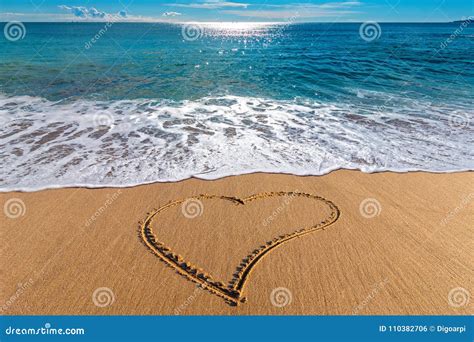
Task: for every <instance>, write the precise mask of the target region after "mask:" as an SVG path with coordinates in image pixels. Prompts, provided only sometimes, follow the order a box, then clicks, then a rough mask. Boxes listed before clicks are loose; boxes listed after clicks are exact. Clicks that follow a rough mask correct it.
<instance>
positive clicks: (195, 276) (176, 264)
mask: <svg viewBox="0 0 474 342" xmlns="http://www.w3.org/2000/svg"><path fill="white" fill-rule="evenodd" d="M282 196H294V197H307V198H311V199H314V200H316V201H319V202H322V203H323V204H325V205H327V206H328V207H329V209H330V210H331V213H330V214H329V216H327V217H326V218H324V219H323V220H322V221H320V222H319V223H316V224H315V225H312V226H309V227H304V228H301V229H298V230H295V231H293V232H291V233H288V234H284V235H280V236H279V237H277V238H274V239H272V240H271V241H268V242H266V243H265V244H263V245H261V246H259V247H258V248H256V249H255V250H254V251H253V252H252V253H251V254H249V255H248V256H247V257H245V258H244V259H243V261H242V263H241V264H240V265H239V266H238V267H237V272H236V273H235V274H234V277H233V278H232V280H231V281H230V282H229V285H227V286H226V285H225V284H224V283H223V282H221V281H215V280H214V279H212V276H211V275H209V274H207V273H205V272H204V271H202V270H201V269H200V268H199V267H197V266H194V265H192V264H190V263H189V262H188V261H186V260H184V259H183V258H182V257H181V256H180V255H178V254H175V253H174V252H173V251H171V249H170V248H168V247H167V246H166V245H165V244H164V243H163V242H161V241H159V240H158V239H157V237H156V235H155V233H154V231H153V229H152V227H151V222H152V220H153V218H155V216H156V215H158V214H159V213H161V212H163V211H165V210H166V209H169V208H171V207H174V206H177V205H180V204H183V203H184V202H185V201H187V200H190V199H194V200H201V199H220V200H226V201H230V202H232V203H234V204H235V205H246V204H247V203H249V202H252V201H255V200H260V199H264V198H268V197H282ZM340 215H341V212H340V210H339V208H338V207H337V206H336V205H335V204H334V203H333V202H332V201H330V200H328V199H326V198H324V197H320V196H317V195H311V194H307V193H302V192H292V191H290V192H285V191H280V192H263V193H258V194H254V195H250V196H248V197H245V198H242V199H241V198H237V197H230V196H221V195H208V194H201V195H198V196H193V197H188V198H185V199H181V200H174V201H171V202H169V203H167V204H165V205H163V206H161V207H159V208H158V209H154V210H153V211H151V212H149V213H147V216H146V218H145V220H144V221H143V222H140V224H139V237H140V238H141V240H142V242H143V243H144V244H145V246H146V247H148V249H149V250H150V251H151V252H152V253H153V254H154V255H155V256H157V257H158V258H159V259H160V260H162V261H164V262H165V263H166V264H167V265H168V266H170V267H172V268H173V269H174V270H175V271H177V272H178V273H179V274H180V275H182V276H184V277H185V278H187V279H188V280H191V281H193V282H195V283H197V284H198V285H200V286H201V287H202V288H203V289H206V290H208V291H209V292H211V293H213V294H215V295H217V296H219V297H221V298H223V299H224V300H225V301H226V302H227V303H229V304H231V305H234V306H237V305H239V304H240V303H245V302H246V297H244V296H243V292H244V288H245V285H246V282H247V280H248V279H249V277H250V274H251V272H252V271H253V269H254V268H255V266H256V265H257V264H258V262H259V261H261V260H262V259H263V258H264V257H265V256H266V255H268V254H269V252H271V251H272V250H273V249H275V248H278V247H280V246H282V245H283V244H285V243H287V242H289V241H292V240H293V239H295V238H299V237H301V236H304V235H307V234H310V233H313V232H316V231H319V230H324V229H326V228H327V227H329V226H330V225H332V224H333V223H334V222H336V221H337V220H338V219H339V217H340Z"/></svg>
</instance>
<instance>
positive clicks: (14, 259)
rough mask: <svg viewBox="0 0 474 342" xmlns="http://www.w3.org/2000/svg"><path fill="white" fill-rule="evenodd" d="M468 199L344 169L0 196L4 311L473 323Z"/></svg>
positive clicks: (446, 182) (415, 177)
mask: <svg viewBox="0 0 474 342" xmlns="http://www.w3.org/2000/svg"><path fill="white" fill-rule="evenodd" d="M473 189H474V173H472V172H460V173H451V174H432V173H423V172H414V173H404V174H397V173H389V172H386V173H385V172H384V173H376V174H365V173H361V172H359V171H348V170H341V171H335V172H332V173H330V174H328V175H324V176H308V177H298V176H292V175H283V174H250V175H241V176H234V177H227V178H222V179H219V180H214V181H205V180H199V179H189V180H185V181H181V182H176V183H155V184H150V185H142V186H137V187H131V188H122V189H118V188H103V189H84V188H69V189H53V190H45V191H38V192H31V193H21V192H10V193H2V194H0V199H1V201H0V202H1V203H2V206H3V209H4V210H3V213H2V215H0V227H1V228H0V229H1V231H0V233H1V241H2V243H1V251H0V253H1V260H2V262H1V277H0V305H1V311H2V314H6V315H15V314H22V315H38V314H45V315H46V314H47V315H59V314H68V315H75V314H79V315H86V314H87V315H125V314H131V315H142V314H143V315H149V314H154V315H174V314H180V315H197V314H205V315H207V314H211V315H220V314H223V315H247V314H264V315H265V314H276V315H280V314H285V315H288V314H297V315H310V314H311V315H352V314H357V315H374V314H375V315H427V314H436V315H445V314H446V315H465V314H472V313H473V305H472V302H473V300H472V298H470V293H474V292H473V291H474V286H473V285H474V284H473V282H474V271H473V267H472V260H474V252H473V248H472V246H473V244H472V242H473V236H474V235H473V233H474V229H473V228H474V227H473V225H472V222H474V210H473V200H474V194H473V191H474V190H473ZM469 299H471V300H470V301H469Z"/></svg>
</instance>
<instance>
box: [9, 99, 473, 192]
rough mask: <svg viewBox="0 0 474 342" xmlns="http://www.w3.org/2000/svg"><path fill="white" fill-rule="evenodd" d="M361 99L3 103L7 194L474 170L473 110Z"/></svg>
mask: <svg viewBox="0 0 474 342" xmlns="http://www.w3.org/2000/svg"><path fill="white" fill-rule="evenodd" d="M356 98H359V99H361V102H360V103H358V104H344V103H319V102H317V101H313V100H308V99H293V100H285V101H284V100H275V99H264V98H252V97H241V96H232V95H225V96H213V97H212V96H209V97H204V98H200V99H196V100H187V101H171V100H165V101H154V100H149V99H142V100H120V101H91V100H76V101H59V102H52V101H48V100H46V99H44V98H39V97H29V96H6V95H1V94H0V162H1V163H2V165H3V166H2V170H1V173H0V183H1V186H0V191H12V190H19V191H35V190H40V189H46V188H58V187H79V186H80V187H109V186H110V187H112V186H113V187H126V186H133V185H138V184H145V183H151V182H165V181H178V180H182V179H186V178H189V177H198V178H204V179H215V178H220V177H224V176H229V175H237V174H244V173H252V172H272V173H291V174H297V175H322V174H325V173H328V172H330V171H332V170H335V169H341V168H343V169H358V170H361V171H363V172H377V171H396V172H406V171H432V172H452V171H462V170H472V169H473V167H474V158H473V157H474V152H473V151H474V149H472V146H473V139H474V135H473V134H472V133H473V131H472V129H471V125H470V120H471V118H472V111H471V110H470V109H469V108H463V107H461V106H456V105H447V104H446V105H434V104H433V103H431V102H423V101H421V100H419V101H414V100H412V99H406V98H394V97H391V98H390V101H389V100H387V94H383V93H376V92H365V93H362V92H360V91H358V92H357V97H356ZM367 99H370V101H365V100H367Z"/></svg>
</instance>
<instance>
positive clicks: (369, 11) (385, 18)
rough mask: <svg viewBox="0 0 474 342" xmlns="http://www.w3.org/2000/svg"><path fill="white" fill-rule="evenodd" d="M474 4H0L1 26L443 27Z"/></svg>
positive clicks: (177, 0) (168, 0) (79, 0)
mask: <svg viewBox="0 0 474 342" xmlns="http://www.w3.org/2000/svg"><path fill="white" fill-rule="evenodd" d="M470 16H474V0H332V1H331V0H322V1H321V0H312V1H308V0H293V1H291V0H276V1H270V0H198V1H186V0H0V21H1V22H8V21H22V22H30V21H110V20H115V21H144V22H148V21H149V22H155V21H165V22H170V21H171V22H189V21H201V22H208V21H252V22H262V21H271V22H288V21H295V22H311V21H316V22H328V21H329V22H365V21H377V22H448V21H453V20H462V19H465V18H468V17H470Z"/></svg>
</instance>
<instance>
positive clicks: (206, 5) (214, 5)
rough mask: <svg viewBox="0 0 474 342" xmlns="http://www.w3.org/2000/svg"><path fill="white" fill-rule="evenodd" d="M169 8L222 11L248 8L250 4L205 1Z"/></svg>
mask: <svg viewBox="0 0 474 342" xmlns="http://www.w3.org/2000/svg"><path fill="white" fill-rule="evenodd" d="M169 6H175V7H185V8H202V9H221V8H247V7H248V6H249V4H245V3H241V2H232V1H222V0H205V1H203V2H198V3H193V4H169Z"/></svg>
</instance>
